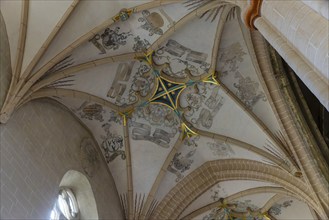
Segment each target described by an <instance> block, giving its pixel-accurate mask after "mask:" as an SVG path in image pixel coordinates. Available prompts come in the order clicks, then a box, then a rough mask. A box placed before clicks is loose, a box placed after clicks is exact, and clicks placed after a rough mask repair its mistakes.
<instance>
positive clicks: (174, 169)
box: [167, 136, 200, 182]
mask: <svg viewBox="0 0 329 220" xmlns="http://www.w3.org/2000/svg"><path fill="white" fill-rule="evenodd" d="M199 138H200V136H194V137H191V138H187V139H185V140H184V146H186V147H187V150H185V151H180V152H177V153H176V154H175V156H174V158H173V159H172V161H171V162H170V164H169V166H168V168H167V170H168V171H169V172H171V173H172V174H175V175H176V182H179V181H180V180H181V179H183V178H184V174H183V173H184V172H185V171H187V170H189V169H190V168H191V165H192V163H193V162H194V160H193V156H194V154H195V152H196V150H197V147H198V144H197V141H198V140H199Z"/></svg>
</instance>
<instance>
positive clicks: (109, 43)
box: [89, 27, 132, 54]
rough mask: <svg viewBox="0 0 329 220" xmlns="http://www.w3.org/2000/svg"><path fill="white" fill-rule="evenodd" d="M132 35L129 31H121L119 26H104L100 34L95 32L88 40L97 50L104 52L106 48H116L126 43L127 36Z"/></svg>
mask: <svg viewBox="0 0 329 220" xmlns="http://www.w3.org/2000/svg"><path fill="white" fill-rule="evenodd" d="M129 36H132V34H131V33H130V32H121V31H120V27H116V28H114V29H112V28H109V27H108V28H106V29H105V30H104V32H103V33H102V34H96V35H95V36H94V37H93V38H92V39H90V40H89V42H90V43H92V44H93V45H94V46H95V47H96V48H97V49H98V50H99V51H100V54H105V53H106V51H107V50H117V49H118V48H119V47H120V46H123V45H126V44H127V38H128V37H129Z"/></svg>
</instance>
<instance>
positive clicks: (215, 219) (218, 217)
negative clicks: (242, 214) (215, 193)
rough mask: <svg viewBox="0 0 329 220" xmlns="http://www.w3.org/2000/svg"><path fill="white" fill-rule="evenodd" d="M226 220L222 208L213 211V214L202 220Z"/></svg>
mask: <svg viewBox="0 0 329 220" xmlns="http://www.w3.org/2000/svg"><path fill="white" fill-rule="evenodd" d="M222 219H225V213H224V212H223V211H222V210H221V209H220V208H215V209H212V210H211V212H210V213H209V214H207V215H205V216H204V217H203V218H202V220H222Z"/></svg>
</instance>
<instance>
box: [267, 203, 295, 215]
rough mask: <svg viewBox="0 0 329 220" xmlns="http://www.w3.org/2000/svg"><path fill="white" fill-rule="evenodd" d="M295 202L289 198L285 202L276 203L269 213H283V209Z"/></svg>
mask: <svg viewBox="0 0 329 220" xmlns="http://www.w3.org/2000/svg"><path fill="white" fill-rule="evenodd" d="M292 203H293V200H287V201H284V202H283V203H275V204H274V205H273V206H272V207H271V208H270V209H269V210H268V213H269V214H270V215H272V216H277V215H280V214H281V211H282V209H286V208H288V207H289V206H291V204H292Z"/></svg>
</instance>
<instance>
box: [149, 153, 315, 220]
mask: <svg viewBox="0 0 329 220" xmlns="http://www.w3.org/2000/svg"><path fill="white" fill-rule="evenodd" d="M222 180H258V181H265V182H271V183H275V184H279V185H280V186H282V187H283V188H285V190H287V191H289V192H290V193H292V194H294V196H295V197H296V198H299V199H300V200H301V201H305V202H307V203H308V204H309V205H310V206H311V207H312V208H313V209H314V210H316V211H317V212H319V213H321V210H320V209H319V207H318V204H317V202H316V199H315V197H316V196H315V194H314V193H312V192H311V191H310V188H309V187H308V186H307V185H306V183H304V182H303V181H301V180H300V179H299V178H296V177H294V176H293V175H291V174H288V173H287V172H284V171H282V170H281V169H279V168H275V167H273V166H270V165H266V164H263V163H260V162H256V161H251V160H246V159H239V160H237V159H226V160H217V161H210V162H206V163H204V164H203V165H202V166H200V167H199V168H198V169H196V170H194V171H193V172H192V173H190V174H189V175H188V176H186V177H185V178H184V179H183V180H182V181H181V183H180V184H178V185H176V186H175V187H174V188H173V189H171V190H170V192H169V193H168V194H167V195H166V197H165V198H164V199H163V200H162V201H161V203H160V204H159V205H158V207H157V210H156V212H155V213H154V214H153V215H152V216H151V219H159V218H161V219H176V218H178V216H179V214H180V213H182V211H183V210H184V209H185V208H186V207H187V205H188V204H190V203H191V201H193V200H194V199H195V198H196V197H198V196H200V195H201V194H202V193H204V192H205V191H206V190H208V189H209V188H210V187H211V186H213V185H214V184H216V183H217V182H220V181H222Z"/></svg>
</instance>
